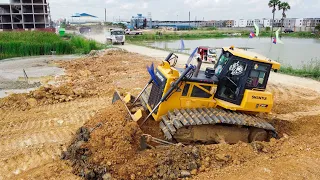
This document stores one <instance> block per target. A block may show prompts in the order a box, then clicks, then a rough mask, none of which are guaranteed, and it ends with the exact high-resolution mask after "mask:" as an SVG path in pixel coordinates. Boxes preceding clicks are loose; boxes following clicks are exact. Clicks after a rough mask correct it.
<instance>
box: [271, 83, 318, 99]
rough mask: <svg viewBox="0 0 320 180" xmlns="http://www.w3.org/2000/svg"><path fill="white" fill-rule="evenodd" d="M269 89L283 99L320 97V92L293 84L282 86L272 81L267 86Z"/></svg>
mask: <svg viewBox="0 0 320 180" xmlns="http://www.w3.org/2000/svg"><path fill="white" fill-rule="evenodd" d="M267 90H269V91H270V92H272V94H273V95H274V97H275V98H276V99H279V100H281V101H285V100H290V99H291V98H295V99H305V100H314V99H316V98H318V97H320V94H319V93H317V92H315V91H313V90H309V89H301V88H298V87H293V86H291V87H288V86H282V85H281V84H273V83H270V84H269V85H268V87H267Z"/></svg>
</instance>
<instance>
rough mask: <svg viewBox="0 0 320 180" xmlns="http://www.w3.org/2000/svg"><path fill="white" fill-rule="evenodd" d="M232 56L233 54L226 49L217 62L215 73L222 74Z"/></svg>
mask: <svg viewBox="0 0 320 180" xmlns="http://www.w3.org/2000/svg"><path fill="white" fill-rule="evenodd" d="M230 58H231V54H230V53H229V52H226V51H224V52H223V53H222V54H221V56H220V59H219V61H218V63H217V64H216V69H215V74H216V75H220V73H221V71H222V70H223V68H224V66H225V65H226V64H227V63H228V61H229V59H230Z"/></svg>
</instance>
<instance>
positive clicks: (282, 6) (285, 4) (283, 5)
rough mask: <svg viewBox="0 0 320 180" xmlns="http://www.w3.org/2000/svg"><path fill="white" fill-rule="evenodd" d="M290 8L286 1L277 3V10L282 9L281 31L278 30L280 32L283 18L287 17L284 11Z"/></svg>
mask: <svg viewBox="0 0 320 180" xmlns="http://www.w3.org/2000/svg"><path fill="white" fill-rule="evenodd" d="M290 8H291V7H290V5H289V3H287V2H282V3H280V4H279V5H278V9H279V11H281V10H282V18H281V31H280V32H282V27H283V22H284V18H286V17H287V15H286V11H288V10H289V9H290Z"/></svg>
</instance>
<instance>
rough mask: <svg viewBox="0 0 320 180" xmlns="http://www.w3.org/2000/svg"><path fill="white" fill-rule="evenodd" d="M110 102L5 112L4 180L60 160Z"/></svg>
mask: <svg viewBox="0 0 320 180" xmlns="http://www.w3.org/2000/svg"><path fill="white" fill-rule="evenodd" d="M110 101H111V99H110V98H109V97H100V98H89V99H80V100H78V102H77V101H73V102H68V103H61V104H54V105H46V106H41V107H36V108H33V109H30V110H28V111H2V110H1V111H0V112H1V115H0V117H1V119H0V138H1V141H0V167H3V168H1V169H0V180H1V179H7V178H13V177H15V176H17V175H19V174H20V173H23V172H26V171H29V170H31V169H34V168H37V167H39V166H43V165H45V164H47V163H50V162H52V161H53V160H55V159H58V158H59V156H60V154H61V152H62V149H63V148H66V144H67V143H68V142H70V140H71V139H72V137H73V135H74V133H75V132H76V130H77V129H78V128H80V127H81V126H82V125H83V124H84V123H85V122H86V121H88V120H89V119H91V118H92V117H93V116H94V115H95V114H96V112H98V110H100V109H102V108H104V107H106V106H107V105H110ZM48 145H50V147H49V148H48V147H47V146H48Z"/></svg>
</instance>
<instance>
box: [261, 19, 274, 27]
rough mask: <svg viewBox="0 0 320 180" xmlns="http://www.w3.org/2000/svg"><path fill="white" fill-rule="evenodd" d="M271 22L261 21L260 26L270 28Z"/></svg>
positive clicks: (267, 20)
mask: <svg viewBox="0 0 320 180" xmlns="http://www.w3.org/2000/svg"><path fill="white" fill-rule="evenodd" d="M271 21H272V19H262V26H263V27H265V28H266V27H271Z"/></svg>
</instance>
